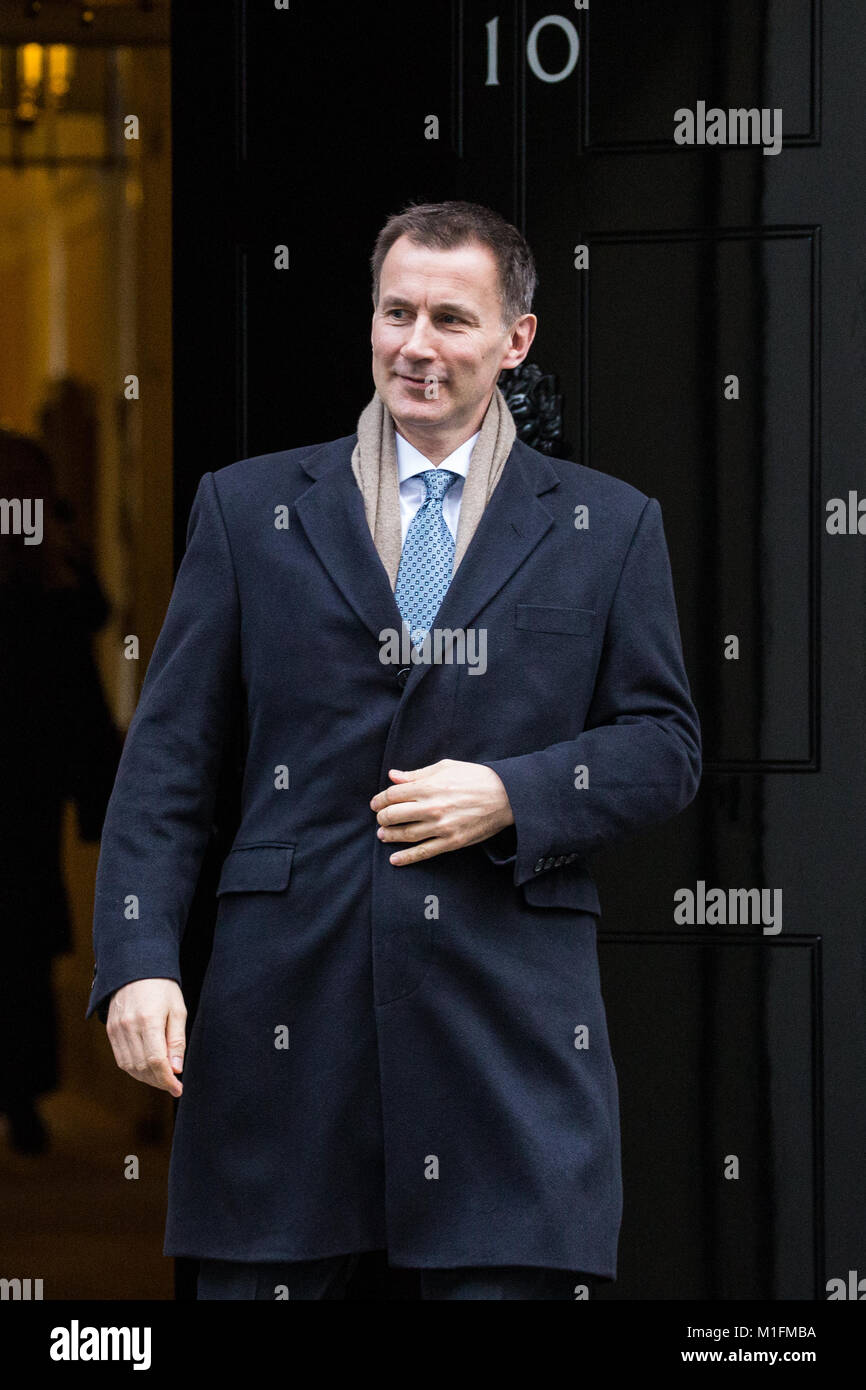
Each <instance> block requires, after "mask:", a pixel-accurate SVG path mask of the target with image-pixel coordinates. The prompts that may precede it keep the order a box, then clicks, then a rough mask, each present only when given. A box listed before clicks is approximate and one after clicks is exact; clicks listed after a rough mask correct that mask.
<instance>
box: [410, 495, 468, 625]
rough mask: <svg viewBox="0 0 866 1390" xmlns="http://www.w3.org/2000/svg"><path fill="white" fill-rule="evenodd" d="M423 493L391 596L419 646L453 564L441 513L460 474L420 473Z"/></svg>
mask: <svg viewBox="0 0 866 1390" xmlns="http://www.w3.org/2000/svg"><path fill="white" fill-rule="evenodd" d="M420 477H422V478H423V479H424V486H425V487H426V489H427V496H426V498H425V499H424V501H423V502H422V503H421V506H420V507H419V508H418V510H417V512H416V513H415V515H414V516H413V518H412V521H411V523H410V526H409V529H408V531H407V532H406V539H405V541H404V542H403V554H402V555H401V557H400V568H399V570H398V571H397V585H396V588H395V590H394V597H395V599H396V600H397V607H398V608H399V609H400V612H401V614H402V615H403V619H404V621H405V622H406V623H407V625H408V627H409V632H410V634H411V637H412V643H413V645H414V646H415V647H420V646H421V645H422V643H423V641H424V638H425V637H426V635H427V633H428V632H429V631H430V624H431V623H432V621H433V619H434V618H435V616H436V614H437V613H438V612H439V608H440V605H441V603H442V600H443V598H444V597H445V591H446V589H447V588H448V585H449V584H450V583H451V571H452V570H453V568H454V537H453V536H452V534H451V532H450V531H449V530H448V526H447V524H446V521H445V518H444V516H443V515H442V502H443V499H444V497H445V494H446V492H447V491H448V489H449V488H450V487H451V485H452V484H453V483H456V481H457V479H458V478H459V477H460V474H459V473H452V472H451V471H450V469H448V468H428V469H427V470H426V472H424V473H421V474H420Z"/></svg>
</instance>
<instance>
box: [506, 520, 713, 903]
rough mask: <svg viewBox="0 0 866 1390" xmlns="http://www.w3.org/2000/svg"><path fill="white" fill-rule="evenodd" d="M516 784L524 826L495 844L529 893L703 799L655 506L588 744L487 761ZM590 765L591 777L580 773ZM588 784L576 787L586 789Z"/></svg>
mask: <svg viewBox="0 0 866 1390" xmlns="http://www.w3.org/2000/svg"><path fill="white" fill-rule="evenodd" d="M484 765H485V766H487V767H491V768H493V770H494V772H496V773H497V774H498V775H499V777H500V778H501V779H502V782H503V783H504V786H505V790H506V791H507V793H508V798H509V801H510V802H511V808H512V811H513V813H514V825H513V826H507V827H506V828H505V830H504V831H500V832H498V834H497V835H495V836H493V837H491V839H490V840H489V841H487V842H485V844H486V845H487V853H488V856H489V858H490V859H492V861H493V862H494V863H496V864H508V865H511V864H513V865H514V883H515V886H517V887H519V886H520V885H521V884H522V883H525V882H526V881H527V880H528V879H531V878H533V877H534V876H535V875H536V874H539V873H547V872H551V871H553V872H554V873H555V872H556V869H557V868H558V867H559V865H555V864H554V863H553V861H554V860H556V859H559V860H560V863H562V862H563V860H564V859H565V857H566V856H570V857H571V859H572V860H573V859H575V858H576V859H581V860H582V859H585V858H586V857H587V856H588V855H590V854H592V853H593V852H594V851H596V850H600V849H603V848H607V846H609V845H612V844H614V843H615V842H616V841H618V840H621V839H623V838H625V837H627V836H629V835H631V834H633V833H635V832H636V831H638V830H641V829H642V828H643V827H644V826H649V825H652V824H654V823H658V822H661V821H665V820H668V819H669V818H670V817H671V816H673V815H675V814H676V813H677V812H678V811H680V810H682V808H683V807H684V806H687V805H688V803H689V802H690V801H691V800H692V798H693V797H694V795H695V793H696V791H697V788H698V785H699V782H700V772H701V736H700V724H699V720H698V715H697V712H696V710H695V707H694V705H693V704H692V700H691V695H690V692H689V683H688V677H687V676H686V671H685V667H684V665H683V656H682V647H681V642H680V631H679V623H678V621H677V612H676V604H675V600H674V589H673V580H672V577H671V569H670V560H669V558H668V550H667V544H666V542H665V536H664V528H663V525H662V515H661V508H660V506H659V504H658V502H657V501H656V500H655V499H654V498H650V499H648V501H647V503H646V505H645V506H644V509H643V511H642V513H641V516H640V520H639V521H638V524H637V527H636V528H635V532H634V535H633V536H632V539H631V543H630V545H629V548H628V551H627V553H626V556H625V560H624V562H623V566H622V570H621V572H620V576H619V581H618V583H617V587H616V591H615V593H614V597H613V601H612V603H611V607H610V611H609V615H608V623H607V629H606V632H605V637H604V644H603V648H602V653H601V660H600V663H599V671H598V677H597V680H596V684H595V690H594V692H593V697H592V701H591V704H590V707H589V710H588V713H587V718H586V722H585V726H584V730H583V732H582V733H581V734H579V735H578V736H577V738H574V739H569V740H567V741H566V742H563V743H555V744H552V745H551V746H550V747H548V748H543V749H541V750H540V751H538V752H535V753H524V754H521V755H519V756H518V757H514V758H500V759H493V760H488V759H484ZM582 768H585V769H586V772H585V774H583V775H582V776H581V774H580V773H579V772H578V769H582ZM581 780H583V781H585V782H586V785H583V786H576V785H575V783H576V782H577V781H581Z"/></svg>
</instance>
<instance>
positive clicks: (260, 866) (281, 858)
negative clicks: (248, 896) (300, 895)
mask: <svg viewBox="0 0 866 1390" xmlns="http://www.w3.org/2000/svg"><path fill="white" fill-rule="evenodd" d="M294 852H295V847H294V845H275V844H261V845H239V846H237V847H236V848H235V849H232V850H229V853H228V854H227V855H226V857H225V860H224V862H223V867H222V873H221V874H220V881H219V883H218V885H217V897H219V895H220V894H221V893H279V892H280V891H281V890H282V889H283V888H287V887H288V886H289V878H290V876H291V872H292V856H293V854H294Z"/></svg>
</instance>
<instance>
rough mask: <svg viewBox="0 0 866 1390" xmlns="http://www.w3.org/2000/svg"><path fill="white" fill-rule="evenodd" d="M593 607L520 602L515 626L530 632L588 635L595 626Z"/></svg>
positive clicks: (516, 612) (516, 610) (515, 615)
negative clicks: (566, 606)
mask: <svg viewBox="0 0 866 1390" xmlns="http://www.w3.org/2000/svg"><path fill="white" fill-rule="evenodd" d="M595 620H596V614H595V610H594V609H592V608H562V607H555V606H552V605H550V604H546V603H518V605H517V607H516V609H515V611H514V626H515V627H519V628H523V629H524V630H526V631H529V632H556V633H570V634H572V635H573V636H575V637H587V636H589V635H590V633H591V632H592V631H593V628H594V626H595Z"/></svg>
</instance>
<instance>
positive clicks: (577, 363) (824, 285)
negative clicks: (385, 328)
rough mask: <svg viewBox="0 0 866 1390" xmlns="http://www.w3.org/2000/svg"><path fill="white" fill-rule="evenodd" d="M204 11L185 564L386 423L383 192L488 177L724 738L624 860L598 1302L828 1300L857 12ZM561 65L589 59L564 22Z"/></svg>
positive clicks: (613, 966) (187, 37)
mask: <svg viewBox="0 0 866 1390" xmlns="http://www.w3.org/2000/svg"><path fill="white" fill-rule="evenodd" d="M172 8H173V19H172V64H173V78H172V82H173V110H172V123H173V132H174V148H173V162H174V175H173V177H174V186H173V221H174V249H175V256H174V268H173V276H174V354H175V356H174V364H175V365H174V419H175V523H176V552H177V555H178V557H179V555H180V553H181V552H182V548H183V542H184V536H185V530H186V520H187V516H188V512H189V506H190V503H191V500H192V496H193V493H194V491H195V486H196V483H197V481H198V479H199V477H200V476H201V474H202V473H203V472H204V471H206V470H209V469H216V468H220V467H222V466H223V465H224V464H228V463H231V462H233V461H234V460H236V459H240V458H244V457H248V456H250V455H255V454H259V453H265V452H269V451H272V450H278V449H284V448H290V447H294V446H297V445H302V444H305V443H313V442H318V441H321V440H326V439H333V438H336V437H338V436H341V435H346V434H350V433H352V432H353V431H354V429H355V425H356V421H357V418H358V415H359V413H360V411H361V410H362V408H363V407H364V405H365V404H366V403H367V401H368V400H369V399H370V397H371V395H372V392H373V383H372V378H371V374H370V358H369V351H370V349H369V327H370V314H371V300H370V281H369V270H368V259H369V255H370V252H371V250H372V244H373V241H374V239H375V236H376V233H377V231H378V230H379V228H380V226H381V225H382V223H383V222H384V221H385V219H386V217H387V216H388V215H389V214H390V213H392V212H396V211H399V210H400V209H401V208H402V207H404V206H405V205H406V203H407V202H409V201H410V200H415V201H422V200H423V201H428V200H439V199H444V198H450V197H465V198H470V199H472V200H474V201H478V202H483V203H487V204H489V205H490V206H492V207H495V208H497V209H498V210H499V211H500V212H502V213H503V214H504V215H505V216H506V217H508V218H510V219H511V220H513V221H514V222H515V223H516V224H517V225H518V226H519V227H520V228H521V229H522V230H523V231H524V232H525V234H526V236H527V237H528V239H529V241H530V244H531V245H532V247H533V250H534V252H535V255H536V258H537V261H538V267H539V273H540V289H539V294H538V299H537V303H536V312H537V313H538V315H539V320H540V326H539V333H538V336H537V338H536V341H535V344H534V346H533V350H532V353H531V355H530V361H532V362H535V363H537V364H538V365H539V366H540V367H541V368H542V369H543V371H544V372H545V373H550V374H552V375H553V376H554V377H555V381H556V385H557V389H558V391H559V393H560V394H561V397H562V414H563V421H562V434H561V440H560V443H559V445H558V446H557V448H556V450H555V452H557V453H558V454H560V455H562V456H565V457H572V458H574V459H576V460H578V461H579V462H582V463H585V464H587V465H589V466H591V467H594V468H598V469H601V470H603V471H605V472H609V473H613V474H615V475H617V476H619V477H622V478H625V479H627V480H628V481H629V482H631V483H633V484H635V485H636V486H637V487H639V488H641V489H642V490H643V491H645V492H647V493H648V494H650V495H651V496H654V497H657V498H658V499H659V501H660V503H661V505H662V509H663V514H664V518H665V526H666V531H667V537H668V543H669V547H670V551H671V558H672V564H673V569H674V578H675V584H676V591H677V599H678V605H679V612H680V621H681V627H682V636H683V645H684V650H685V655H686V662H687V666H688V669H689V674H690V679H691V682H692V688H693V693H694V695H695V699H696V703H697V705H698V708H699V712H700V715H701V719H702V724H703V732H704V751H705V760H706V763H705V776H704V779H703V785H702V788H701V791H700V793H699V795H698V797H697V799H696V801H695V802H694V803H693V805H692V806H691V807H690V808H689V809H688V811H687V812H686V813H685V814H684V815H682V816H680V817H679V818H678V819H677V820H675V821H674V822H672V823H671V824H670V825H668V826H666V827H662V828H661V829H657V830H653V831H651V832H649V833H647V834H645V835H643V836H642V837H640V839H638V840H636V841H634V842H633V843H632V844H629V845H627V846H624V847H622V848H620V849H618V850H617V851H616V853H611V854H609V855H606V856H604V857H602V858H599V860H598V861H597V863H596V870H597V875H598V879H599V885H600V890H601V894H602V903H603V908H604V915H603V918H602V928H603V931H602V933H601V935H600V942H601V948H600V949H601V970H602V980H603V984H604V989H605V998H606V1001H607V1006H608V1016H609V1024H610V1032H611V1041H612V1046H613V1053H614V1058H615V1060H616V1064H617V1071H618V1075H619V1081H620V1090H621V1105H622V1127H623V1146H624V1148H623V1161H624V1187H625V1214H624V1222H623V1230H622V1240H621V1246H620V1270H619V1278H618V1281H617V1283H616V1284H615V1285H613V1286H611V1287H608V1288H606V1289H605V1290H603V1291H602V1292H601V1293H600V1294H599V1295H598V1297H600V1298H604V1299H685V1298H696V1299H795V1298H805V1299H822V1298H825V1297H826V1291H825V1283H826V1281H827V1280H828V1279H830V1278H834V1277H841V1278H846V1279H847V1273H848V1271H849V1270H851V1269H858V1267H859V1268H860V1272H861V1274H866V1240H864V1236H866V1210H864V1197H863V1182H862V1172H863V1153H864V1139H866V1123H864V1118H866V1117H864V1107H863V1097H864V1070H866V1067H864V1062H866V1057H864V990H863V985H864V958H863V939H864V935H863V925H864V921H863V918H864V913H863V903H864V891H863V889H864V884H863V867H862V865H863V854H862V844H863V796H862V788H863V784H864V762H866V757H864V755H866V739H864V730H863V718H862V705H863V702H862V695H863V689H864V684H863V676H864V670H863V667H864V642H863V637H864V623H863V598H864V577H866V575H864V560H863V547H864V545H866V540H864V538H863V537H856V536H835V537H830V536H828V535H827V534H826V533H825V528H824V509H825V504H826V502H827V501H828V500H829V499H830V498H832V497H847V494H848V490H849V489H851V488H856V487H857V485H858V481H859V480H860V479H862V477H863V458H864V453H866V449H864V444H866V440H864V433H866V422H864V414H863V410H862V399H863V374H864V367H866V350H864V346H863V342H864V333H863V329H864V320H866V272H864V269H863V260H862V244H861V237H862V227H863V226H864V216H866V180H864V178H863V170H864V160H863V154H864V143H866V111H864V106H863V102H862V91H863V90H864V88H866V54H864V50H866V14H864V12H863V7H862V4H861V3H858V0H834V4H833V5H832V6H828V7H827V11H828V12H827V13H826V14H825V15H824V16H823V17H822V14H821V6H820V4H819V3H817V0H815V3H809V0H785V3H784V4H780V3H771V2H770V0H717V3H712V4H706V5H704V4H700V3H695V0H593V3H592V6H591V14H589V15H587V14H585V13H579V12H578V11H576V10H575V9H574V7H573V6H571V5H568V4H565V3H563V4H561V5H560V6H559V9H558V11H556V13H558V14H559V15H560V16H561V18H562V20H563V22H564V24H565V25H567V26H570V30H571V31H572V32H573V34H575V35H576V36H577V38H578V41H579V56H578V60H577V63H576V65H575V66H574V69H573V71H572V72H571V73H570V75H568V76H567V77H565V78H564V79H563V80H561V81H545V80H543V79H542V78H541V77H539V76H538V75H536V73H535V72H533V70H532V68H531V66H530V64H529V63H528V61H527V39H528V37H529V35H530V34H531V32H532V30H533V27H534V26H535V25H536V23H537V21H538V20H540V19H542V18H543V17H545V16H549V15H550V14H551V13H553V12H552V11H551V10H550V8H549V5H548V3H547V0H545V2H544V3H534V2H533V3H527V2H526V0H518V3H507V0H489V2H487V3H485V2H483V0H465V3H459V0H454V3H448V0H442V3H437V4H435V5H427V6H423V7H422V6H419V7H413V6H407V5H406V4H405V3H398V0H376V2H375V3H369V0H367V2H362V3H356V4H353V5H351V6H344V5H330V4H325V3H321V0H292V4H291V8H290V10H289V11H281V10H276V9H275V8H274V6H273V5H272V4H271V3H266V2H265V0H259V2H258V3H253V0H234V3H229V2H228V0H225V2H224V3H221V4H220V5H218V6H217V5H214V4H210V3H209V4H203V3H202V4H196V3H192V2H191V0H184V3H182V4H175V5H173V7H172ZM497 16H498V44H497V53H498V85H490V84H488V83H487V81H486V78H487V77H488V76H489V75H491V74H490V71H489V69H488V32H489V31H488V29H487V28H486V26H487V25H488V24H489V22H490V21H492V20H493V19H495V18H496V17H497ZM537 52H538V65H539V66H540V68H541V69H542V70H543V71H546V72H547V74H548V75H554V74H556V73H557V72H559V71H561V70H562V68H563V66H564V64H565V63H566V60H567V58H568V54H569V44H568V34H567V32H566V29H565V28H564V27H563V25H562V24H560V25H557V24H554V23H552V22H549V23H548V24H547V25H545V26H544V27H543V28H542V30H541V32H540V33H539V34H538V37H537ZM699 100H704V101H706V103H707V105H708V106H719V107H722V108H725V109H727V108H729V107H769V108H775V107H780V108H782V112H783V126H784V137H785V138H784V148H783V151H782V153H780V154H779V155H778V156H765V155H763V154H762V152H761V150H760V148H724V147H722V148H710V147H704V148H688V149H687V148H681V147H678V146H677V145H675V143H674V141H673V129H674V112H675V111H676V110H677V109H678V108H680V107H691V108H692V109H694V107H695V104H696V103H697V101H699ZM430 115H436V116H437V117H438V119H439V127H440V129H439V138H438V140H428V139H426V138H425V122H426V120H427V118H428V117H429V116H430ZM579 244H583V245H586V246H588V247H589V256H590V264H589V269H588V270H582V271H579V270H576V269H575V268H574V248H575V247H576V246H577V245H579ZM279 245H285V246H287V247H288V248H289V254H290V269H289V270H287V271H278V270H276V269H275V268H274V253H275V247H277V246H279ZM732 373H733V374H736V375H737V377H738V378H739V387H740V395H739V399H738V400H735V401H731V400H726V399H725V395H724V382H725V378H726V377H727V376H728V375H729V374H732ZM275 601H279V596H276V595H275ZM285 601H292V597H291V596H289V595H286V596H285ZM732 634H733V635H736V636H737V637H738V638H739V642H740V657H739V660H738V661H729V660H726V659H725V657H724V650H725V639H726V638H727V637H728V636H729V635H732ZM232 772H233V769H232V768H231V767H230V766H229V767H228V768H227V774H226V787H225V795H224V798H223V802H222V809H221V812H220V818H219V820H220V824H219V829H220V834H219V836H218V837H217V838H216V839H215V842H214V845H213V846H212V851H211V854H210V855H209V859H208V862H207V864H206V865H205V870H204V873H203V877H202V884H201V898H200V902H199V907H198V910H197V913H196V919H195V921H194V923H193V926H192V927H191V930H190V933H189V940H188V942H187V947H186V949H187V965H188V969H189V970H190V971H192V970H194V969H195V968H200V966H201V963H202V961H203V959H204V955H205V953H206V949H207V930H208V921H207V917H208V911H207V910H206V908H205V907H204V904H205V901H206V898H207V890H208V888H209V887H210V886H211V884H212V877H213V874H214V872H215V866H216V864H218V862H219V857H220V853H221V849H222V848H224V847H225V845H226V843H227V837H230V835H231V818H232V814H233V795H234V792H233V782H232ZM699 880H703V881H704V882H705V883H706V885H707V888H710V887H722V888H725V889H727V888H730V887H740V888H752V887H757V888H768V889H781V890H782V895H783V907H784V917H783V927H782V932H781V933H780V934H779V935H772V936H765V935H764V934H763V933H762V931H761V927H760V925H745V926H733V927H730V926H697V927H695V928H689V927H687V926H679V925H677V924H676V923H675V921H674V916H673V913H674V893H675V892H676V890H677V889H679V888H684V887H690V888H691V889H694V888H695V885H696V883H697V882H698V881H699ZM185 978H186V977H185ZM188 992H189V991H188ZM193 992H194V991H193ZM730 1155H735V1156H736V1157H737V1159H738V1161H739V1177H738V1178H737V1179H736V1180H731V1179H726V1177H725V1165H726V1161H727V1159H728V1156H730ZM394 1273H395V1275H396V1272H394ZM193 1275H194V1267H193V1266H192V1265H191V1264H190V1263H189V1262H186V1261H179V1262H178V1292H179V1294H180V1296H182V1297H188V1296H190V1293H191V1288H192V1283H191V1281H192V1278H193ZM384 1277H385V1271H384V1266H383V1263H382V1262H380V1263H379V1264H378V1265H376V1263H375V1262H371V1264H370V1266H369V1268H368V1270H367V1271H366V1273H365V1275H364V1278H366V1279H367V1280H368V1289H374V1288H377V1287H378V1288H382V1287H384ZM362 1282H363V1281H362ZM399 1287H400V1288H402V1289H403V1291H404V1292H405V1295H406V1296H410V1294H411V1289H410V1288H409V1287H408V1286H407V1285H406V1284H405V1283H404V1284H401V1285H400V1286H399ZM393 1289H394V1291H395V1292H397V1291H398V1285H397V1284H394V1285H393Z"/></svg>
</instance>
